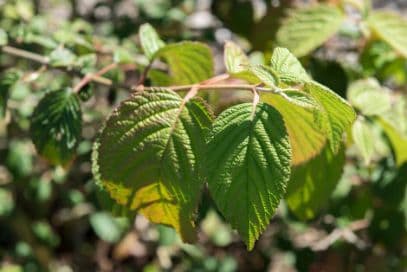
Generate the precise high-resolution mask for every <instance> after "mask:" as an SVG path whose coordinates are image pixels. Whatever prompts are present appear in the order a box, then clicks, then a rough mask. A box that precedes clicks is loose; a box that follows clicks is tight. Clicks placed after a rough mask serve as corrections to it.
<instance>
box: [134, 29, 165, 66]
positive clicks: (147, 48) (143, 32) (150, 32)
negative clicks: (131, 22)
mask: <svg viewBox="0 0 407 272" xmlns="http://www.w3.org/2000/svg"><path fill="white" fill-rule="evenodd" d="M139 38H140V43H141V47H142V48H143V51H144V54H146V56H147V58H148V59H149V60H152V59H153V58H154V54H155V53H156V52H157V51H158V50H160V49H161V48H162V47H164V46H165V43H164V42H163V41H162V40H161V39H160V36H158V34H157V32H156V31H155V29H154V28H153V27H152V26H151V25H150V24H143V25H141V26H140V29H139Z"/></svg>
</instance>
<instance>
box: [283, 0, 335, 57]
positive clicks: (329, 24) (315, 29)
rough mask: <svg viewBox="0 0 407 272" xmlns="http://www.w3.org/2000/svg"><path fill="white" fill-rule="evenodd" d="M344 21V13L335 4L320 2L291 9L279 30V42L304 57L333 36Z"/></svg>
mask: <svg viewBox="0 0 407 272" xmlns="http://www.w3.org/2000/svg"><path fill="white" fill-rule="evenodd" d="M342 21H343V14H342V12H341V11H340V10H339V9H338V8H337V7H335V6H329V5H325V4H319V5H315V6H311V7H306V8H299V9H295V10H291V13H290V14H289V16H288V18H287V19H286V20H285V21H284V22H283V24H282V26H281V27H280V29H279V30H278V32H277V42H278V44H279V45H280V46H282V47H286V48H288V49H289V50H290V51H291V52H292V53H293V54H294V55H295V56H297V57H302V56H304V55H306V54H308V53H310V52H311V51H312V50H314V49H316V48H317V47H319V46H321V45H322V44H323V43H324V42H325V41H327V40H328V39H329V38H330V37H331V36H333V35H334V34H335V32H337V31H338V29H339V27H340V26H341V24H342Z"/></svg>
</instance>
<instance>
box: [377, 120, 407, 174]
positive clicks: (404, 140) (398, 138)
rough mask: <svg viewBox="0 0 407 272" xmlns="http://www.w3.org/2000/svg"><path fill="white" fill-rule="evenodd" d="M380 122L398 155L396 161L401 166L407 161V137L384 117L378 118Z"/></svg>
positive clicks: (395, 153)
mask: <svg viewBox="0 0 407 272" xmlns="http://www.w3.org/2000/svg"><path fill="white" fill-rule="evenodd" d="M378 122H379V123H380V125H381V126H382V128H383V130H384V132H385V133H386V135H387V137H388V139H389V141H390V144H391V146H392V148H393V152H394V155H395V157H396V163H397V165H398V166H401V165H402V164H403V163H404V162H406V161H407V137H406V136H405V135H402V134H401V133H400V132H399V131H398V130H397V129H396V128H394V127H393V126H392V125H391V124H390V123H389V122H387V121H386V120H384V119H383V118H378Z"/></svg>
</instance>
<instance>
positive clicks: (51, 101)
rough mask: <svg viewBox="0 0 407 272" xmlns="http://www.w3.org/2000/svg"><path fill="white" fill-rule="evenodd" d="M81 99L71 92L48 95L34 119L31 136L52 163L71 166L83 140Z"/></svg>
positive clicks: (54, 92)
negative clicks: (81, 139) (79, 143)
mask: <svg viewBox="0 0 407 272" xmlns="http://www.w3.org/2000/svg"><path fill="white" fill-rule="evenodd" d="M81 115H82V113H81V107H80V103H79V99H78V97H77V95H76V94H74V93H72V91H71V90H70V89H65V90H61V91H53V92H50V93H48V94H46V95H45V96H44V98H42V100H41V101H40V102H39V104H38V105H37V107H36V108H35V110H34V113H33V116H32V119H31V127H30V131H31V137H32V140H33V142H34V145H35V147H36V148H37V151H38V153H39V154H41V155H42V156H44V157H45V158H46V159H47V160H49V161H50V162H51V163H52V164H57V165H67V164H68V163H69V162H70V161H71V160H72V159H73V158H74V156H75V150H76V147H77V145H78V142H79V140H80V137H81V130H82V116H81Z"/></svg>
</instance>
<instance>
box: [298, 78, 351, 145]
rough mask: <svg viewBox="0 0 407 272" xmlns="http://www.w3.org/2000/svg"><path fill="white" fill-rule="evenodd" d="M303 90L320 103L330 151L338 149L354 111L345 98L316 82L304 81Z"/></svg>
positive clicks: (349, 125) (348, 127)
mask: <svg viewBox="0 0 407 272" xmlns="http://www.w3.org/2000/svg"><path fill="white" fill-rule="evenodd" d="M304 91H305V92H307V93H309V94H310V95H311V96H312V97H313V98H314V99H315V100H316V101H317V102H318V103H319V104H320V106H321V109H322V111H323V112H324V117H323V126H324V131H325V133H326V135H327V138H328V141H329V145H330V147H331V149H332V151H334V152H336V151H338V149H339V146H340V144H341V142H342V135H343V133H344V132H345V131H347V130H348V129H350V127H351V125H352V124H353V122H354V120H355V118H356V113H355V111H354V110H353V108H352V107H351V106H350V105H349V103H348V102H347V101H346V100H344V99H343V98H341V97H340V96H339V95H337V94H336V93H334V92H333V91H331V90H330V89H329V88H327V87H325V86H323V85H321V84H319V83H317V82H314V81H313V82H307V83H305V85H304Z"/></svg>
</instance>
